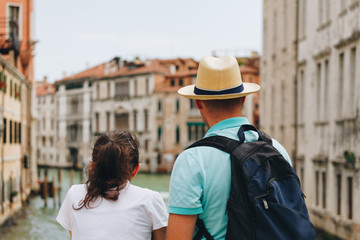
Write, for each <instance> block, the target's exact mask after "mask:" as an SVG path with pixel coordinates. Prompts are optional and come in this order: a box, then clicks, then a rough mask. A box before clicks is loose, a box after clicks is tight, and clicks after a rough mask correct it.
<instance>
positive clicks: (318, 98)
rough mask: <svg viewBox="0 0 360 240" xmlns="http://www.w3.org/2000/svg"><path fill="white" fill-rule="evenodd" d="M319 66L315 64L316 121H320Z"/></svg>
mask: <svg viewBox="0 0 360 240" xmlns="http://www.w3.org/2000/svg"><path fill="white" fill-rule="evenodd" d="M321 90H322V85H321V64H320V63H318V64H317V68H316V117H317V120H320V116H321V115H320V112H321Z"/></svg>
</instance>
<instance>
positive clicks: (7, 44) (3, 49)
mask: <svg viewBox="0 0 360 240" xmlns="http://www.w3.org/2000/svg"><path fill="white" fill-rule="evenodd" d="M7 26H9V27H11V29H12V31H10V29H9V31H10V32H17V29H18V23H17V22H16V21H10V20H7V19H6V17H0V53H2V54H8V53H9V51H10V50H11V49H14V47H15V46H14V39H13V37H11V36H10V34H6V28H7Z"/></svg>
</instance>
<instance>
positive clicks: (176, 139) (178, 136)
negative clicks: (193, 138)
mask: <svg viewBox="0 0 360 240" xmlns="http://www.w3.org/2000/svg"><path fill="white" fill-rule="evenodd" d="M175 141H176V144H179V143H180V127H179V126H177V127H176V132H175Z"/></svg>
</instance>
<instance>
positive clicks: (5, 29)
mask: <svg viewBox="0 0 360 240" xmlns="http://www.w3.org/2000/svg"><path fill="white" fill-rule="evenodd" d="M33 15H34V11H33V1H32V0H0V54H2V55H3V57H4V58H5V59H6V60H7V61H8V62H10V63H11V64H12V65H14V66H15V67H16V68H17V69H18V70H19V71H20V72H21V73H22V74H23V75H24V76H25V77H26V79H27V80H28V81H29V82H33V79H34V56H33V50H34V46H35V43H36V41H34V40H33V39H32V32H31V29H33V27H32V24H33V18H34V16H33Z"/></svg>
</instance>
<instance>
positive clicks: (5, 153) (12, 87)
mask: <svg viewBox="0 0 360 240" xmlns="http://www.w3.org/2000/svg"><path fill="white" fill-rule="evenodd" d="M32 15H33V10H32V1H31V0H1V1H0V89H1V90H0V102H1V106H0V132H1V134H0V136H1V138H2V140H1V145H0V154H1V155H0V164H1V165H0V188H1V190H0V209H1V211H0V225H1V224H2V223H4V222H5V221H6V220H7V219H8V218H9V217H11V216H13V215H14V214H15V213H16V212H17V211H18V210H19V209H20V208H21V206H22V202H23V201H25V200H26V199H27V197H28V196H29V194H30V191H31V189H32V188H35V187H37V185H36V163H35V161H33V159H34V158H33V154H34V153H33V151H32V148H33V140H34V139H33V136H34V135H32V133H31V131H30V129H31V126H32V125H33V124H34V123H35V121H33V119H32V115H31V110H32V109H31V101H32V98H33V95H32V92H31V83H32V80H33V54H32V50H33V47H34V41H32V40H33V39H32V38H31V36H32V35H31V29H32V28H31V25H32Z"/></svg>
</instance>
